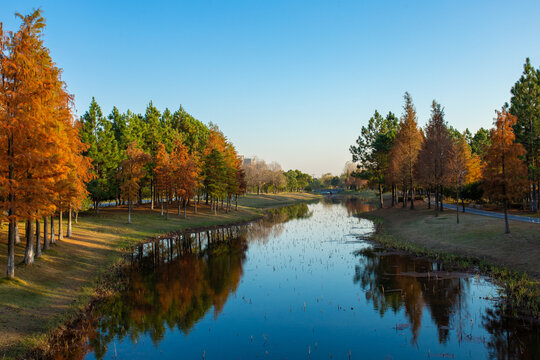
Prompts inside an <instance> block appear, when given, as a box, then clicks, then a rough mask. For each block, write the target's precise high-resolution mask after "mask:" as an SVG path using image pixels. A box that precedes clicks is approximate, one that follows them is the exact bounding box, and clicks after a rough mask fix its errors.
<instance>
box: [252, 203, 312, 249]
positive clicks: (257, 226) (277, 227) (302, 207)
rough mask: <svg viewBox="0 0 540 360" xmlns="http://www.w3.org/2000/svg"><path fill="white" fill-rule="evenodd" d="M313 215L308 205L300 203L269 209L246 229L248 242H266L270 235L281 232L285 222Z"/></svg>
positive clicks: (275, 235) (276, 235)
mask: <svg viewBox="0 0 540 360" xmlns="http://www.w3.org/2000/svg"><path fill="white" fill-rule="evenodd" d="M312 215H313V212H312V211H309V208H308V205H307V204H305V203H300V204H296V205H292V206H286V207H282V208H277V209H271V210H269V211H268V212H267V215H266V216H265V217H263V218H262V219H261V220H259V221H256V222H253V223H251V224H250V225H249V227H248V229H246V230H247V238H248V241H249V242H252V241H258V242H262V243H266V242H267V241H268V239H270V238H271V237H278V236H279V235H281V234H282V233H283V229H284V228H285V224H286V223H287V222H288V221H290V220H294V219H308V218H310V217H311V216H312Z"/></svg>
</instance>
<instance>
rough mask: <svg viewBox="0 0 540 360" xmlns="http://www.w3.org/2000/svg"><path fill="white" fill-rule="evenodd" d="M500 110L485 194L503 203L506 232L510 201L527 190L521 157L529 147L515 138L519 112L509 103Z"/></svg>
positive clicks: (488, 157)
mask: <svg viewBox="0 0 540 360" xmlns="http://www.w3.org/2000/svg"><path fill="white" fill-rule="evenodd" d="M496 113H497V118H496V119H495V128H494V129H492V130H491V146H490V147H489V149H488V150H487V153H486V156H485V161H486V165H485V167H484V172H483V177H484V194H485V195H486V196H487V197H488V198H489V199H491V200H494V201H500V202H502V203H503V206H504V223H505V233H509V232H510V227H509V225H508V203H509V202H510V201H512V200H518V199H522V198H523V196H524V195H525V194H526V191H527V168H526V166H525V165H524V164H523V162H522V161H521V160H520V159H519V157H520V156H523V155H524V154H525V152H526V151H525V148H524V147H523V145H521V144H519V143H516V142H515V138H516V136H515V134H514V129H513V126H514V124H515V123H516V120H517V118H516V116H514V115H512V114H510V113H508V111H507V109H506V108H505V107H503V109H502V110H501V111H496Z"/></svg>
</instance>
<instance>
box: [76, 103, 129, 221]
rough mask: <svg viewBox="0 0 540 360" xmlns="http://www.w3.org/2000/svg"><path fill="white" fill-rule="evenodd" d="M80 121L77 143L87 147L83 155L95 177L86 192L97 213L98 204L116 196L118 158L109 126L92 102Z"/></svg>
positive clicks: (112, 132) (96, 104) (96, 105)
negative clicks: (80, 141)
mask: <svg viewBox="0 0 540 360" xmlns="http://www.w3.org/2000/svg"><path fill="white" fill-rule="evenodd" d="M81 121H82V126H81V130H80V131H81V140H82V141H83V142H84V143H86V144H87V145H88V149H87V150H86V151H85V155H86V156H88V157H89V158H90V159H91V160H92V165H93V166H94V172H95V175H96V177H95V178H94V179H93V180H91V181H90V182H89V183H88V192H89V193H90V197H91V198H92V201H93V202H94V208H95V211H96V212H97V211H98V208H99V203H100V202H101V201H103V200H107V199H111V198H114V196H115V195H116V194H117V192H118V189H117V181H116V174H117V171H118V167H119V163H120V160H121V157H120V154H119V151H118V144H117V142H116V139H115V136H114V131H113V128H112V123H111V122H110V121H109V120H107V118H105V117H104V116H103V113H102V111H101V108H100V107H99V105H98V103H97V102H96V99H95V98H92V101H91V103H90V107H89V109H88V111H87V112H86V113H84V115H83V116H82V118H81Z"/></svg>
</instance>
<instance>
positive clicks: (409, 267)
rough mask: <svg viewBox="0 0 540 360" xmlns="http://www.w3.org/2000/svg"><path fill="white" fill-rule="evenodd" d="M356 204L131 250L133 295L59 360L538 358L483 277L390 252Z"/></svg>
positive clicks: (98, 314) (533, 337)
mask: <svg viewBox="0 0 540 360" xmlns="http://www.w3.org/2000/svg"><path fill="white" fill-rule="evenodd" d="M369 210H370V205H367V204H363V203H362V202H360V201H359V200H357V199H354V198H353V199H346V200H336V201H329V200H326V201H322V202H319V203H316V204H310V205H306V204H300V205H295V206H292V207H288V208H283V209H280V210H275V211H274V212H273V213H272V214H271V215H270V216H269V217H267V218H265V219H263V220H260V221H256V222H253V223H251V224H247V225H243V226H232V227H224V228H220V229H217V230H212V231H204V232H199V233H191V234H179V235H178V236H173V237H170V238H167V239H162V240H159V241H153V242H149V243H147V244H143V245H141V246H138V247H136V248H134V249H133V253H132V254H131V256H130V261H131V268H130V271H129V272H128V275H127V276H128V278H129V280H128V284H127V287H126V289H125V290H124V291H121V292H120V293H118V294H116V295H115V296H113V297H112V298H110V299H108V300H107V301H104V302H103V303H102V304H100V305H99V306H98V307H97V308H96V310H95V311H94V314H93V316H92V317H91V319H90V320H88V322H87V323H86V324H85V331H84V336H82V338H81V339H80V340H79V343H78V345H77V346H75V345H73V346H70V347H69V351H67V352H65V353H62V354H59V356H58V358H64V357H67V358H84V359H111V358H118V359H148V358H163V359H429V358H455V359H487V358H495V359H497V358H500V359H505V358H509V359H514V358H523V359H538V358H540V328H539V326H538V325H535V323H534V322H532V321H526V320H520V319H516V318H511V317H505V316H502V314H501V310H500V304H499V289H498V288H497V287H496V286H495V285H493V284H492V283H491V282H490V281H489V279H486V278H484V277H482V276H478V275H474V274H466V273H461V272H457V271H452V269H450V268H447V267H446V266H445V264H442V263H436V262H431V261H428V260H426V259H424V258H416V257H413V256H410V255H407V254H403V253H398V252H391V251H385V250H384V249H380V248H377V247H375V246H374V245H372V244H370V243H369V241H367V239H368V237H369V235H370V234H371V233H372V232H373V231H374V227H373V224H372V222H370V221H369V220H365V219H361V218H359V217H357V216H356V215H357V213H358V212H363V211H369Z"/></svg>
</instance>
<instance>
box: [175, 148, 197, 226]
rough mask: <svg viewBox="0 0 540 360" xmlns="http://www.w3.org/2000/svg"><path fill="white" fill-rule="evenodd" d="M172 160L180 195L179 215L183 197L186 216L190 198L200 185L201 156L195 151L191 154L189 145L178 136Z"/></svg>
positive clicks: (176, 187) (178, 194)
mask: <svg viewBox="0 0 540 360" xmlns="http://www.w3.org/2000/svg"><path fill="white" fill-rule="evenodd" d="M170 160H171V170H172V172H173V176H172V177H173V183H174V188H175V192H176V195H177V197H178V215H180V204H181V201H180V200H181V199H182V200H183V202H184V218H186V217H187V206H188V202H189V199H191V197H192V196H194V195H195V192H196V191H197V189H198V187H199V178H200V173H201V167H200V162H199V157H198V156H197V154H196V153H195V152H194V153H192V154H191V155H190V154H189V149H188V148H187V146H186V145H184V143H183V141H182V140H181V139H180V138H178V139H177V140H176V142H175V144H174V149H173V152H172V153H171V156H170Z"/></svg>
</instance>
